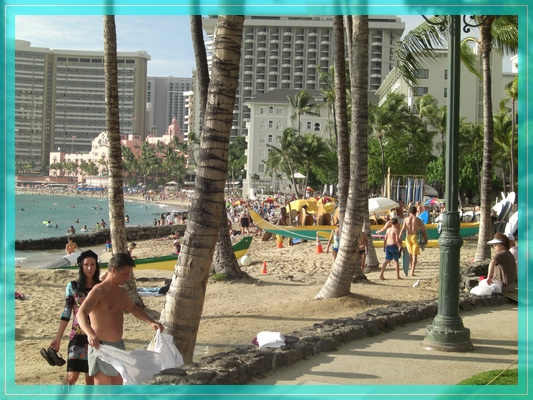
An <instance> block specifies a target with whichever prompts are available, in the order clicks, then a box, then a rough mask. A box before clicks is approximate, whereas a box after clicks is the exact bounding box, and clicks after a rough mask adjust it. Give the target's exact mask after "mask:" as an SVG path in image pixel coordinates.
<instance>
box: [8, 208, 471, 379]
mask: <svg viewBox="0 0 533 400" xmlns="http://www.w3.org/2000/svg"><path fill="white" fill-rule="evenodd" d="M166 203H168V201H166ZM476 244H477V240H474V239H471V240H469V241H465V245H464V246H463V248H462V250H461V263H462V264H464V263H466V262H468V261H470V260H471V259H472V258H473V257H474V254H475V248H476ZM376 250H377V255H378V259H379V261H380V262H383V260H384V253H383V251H382V249H376ZM171 251H172V242H171V241H170V240H169V241H153V240H148V241H139V242H137V248H136V250H135V252H134V255H136V256H137V257H138V258H143V257H148V256H157V255H163V254H169V253H171ZM109 254H110V253H107V254H102V259H105V258H107V257H109ZM248 254H249V255H250V257H251V259H252V264H251V265H250V266H246V267H244V266H243V267H242V269H243V271H245V272H247V273H248V274H249V275H250V276H251V277H252V278H253V279H248V280H243V281H238V282H209V284H208V287H207V294H206V301H205V305H204V309H203V315H202V320H201V323H200V328H199V334H198V340H197V351H196V353H195V359H198V358H200V357H202V356H205V355H209V354H214V353H217V352H220V351H225V350H229V349H231V348H233V347H236V346H241V345H248V344H250V343H251V341H252V339H253V338H254V337H255V336H256V335H257V333H259V332H260V331H279V332H281V333H283V334H286V335H290V334H291V332H292V331H294V330H296V329H299V328H303V327H306V326H311V325H313V324H314V323H317V322H321V321H324V320H326V319H329V318H339V317H348V316H354V315H355V314H357V313H359V312H362V311H364V310H367V309H370V308H375V307H382V306H386V305H388V304H389V303H391V302H410V301H414V300H419V299H433V298H435V297H437V294H438V273H439V255H440V251H439V249H438V248H428V249H426V250H425V251H424V252H423V253H422V255H421V256H420V258H419V264H418V267H417V275H418V276H417V277H416V278H415V277H411V276H409V277H405V275H404V274H403V272H402V273H401V276H402V277H403V279H401V280H396V279H395V272H394V269H393V267H391V266H389V267H388V269H387V270H386V272H385V278H386V280H385V281H381V280H379V270H377V269H376V270H373V271H372V272H370V273H368V274H367V277H368V283H360V284H352V287H351V292H352V294H351V295H350V296H347V297H343V298H339V299H326V300H315V296H316V295H317V294H318V293H319V291H320V289H321V288H322V286H323V284H324V282H325V281H326V279H327V277H328V274H329V272H330V269H331V266H332V258H331V254H326V253H320V254H316V252H315V243H314V242H307V243H302V244H298V245H295V246H291V247H285V248H282V249H278V248H276V244H275V242H274V241H268V242H262V241H261V240H260V239H259V238H254V240H253V242H252V245H251V247H250V250H249V253H248ZM265 261H266V263H267V274H262V273H261V270H262V266H263V262H265ZM76 274H77V271H67V270H58V271H53V270H37V269H24V268H17V269H16V291H17V292H19V293H23V294H25V295H26V296H27V299H26V300H16V304H15V308H16V335H15V340H16V382H17V384H57V383H58V382H59V381H60V380H61V378H62V376H64V374H65V367H51V366H49V365H48V364H47V363H46V361H45V360H44V359H43V358H42V357H41V355H40V354H39V350H40V349H41V348H42V347H48V346H49V344H50V342H51V340H52V338H53V337H54V335H55V333H56V331H57V328H58V326H59V317H60V314H61V311H62V309H63V305H64V296H65V287H66V284H67V283H68V282H69V281H70V280H73V279H75V277H76ZM135 275H136V278H137V284H138V286H139V287H160V286H162V285H163V284H164V280H165V279H166V278H170V277H171V272H168V271H142V270H139V271H137V272H136V274H135ZM418 278H419V279H421V282H420V286H419V287H418V288H413V287H412V285H413V283H414V282H416V280H417V279H418ZM165 300H166V298H165V296H157V297H155V296H153V297H143V301H144V303H145V305H146V306H147V308H148V309H149V310H150V312H152V313H154V315H156V316H157V315H159V313H160V312H161V310H162V309H163V305H164V303H165ZM124 327H125V329H124V341H125V343H126V346H127V349H128V350H133V349H136V348H146V347H147V346H148V343H149V342H150V340H151V339H152V336H153V331H152V330H151V329H150V327H149V326H148V325H147V324H145V323H142V322H140V321H138V320H137V319H135V318H133V317H131V316H130V315H126V316H125V324H124ZM69 330H70V325H69V327H68V328H67V330H66V332H65V336H64V338H63V341H62V343H61V350H60V353H61V354H63V355H65V349H66V346H67V343H68V333H69ZM81 383H82V380H81V379H80V380H79V381H78V384H81Z"/></svg>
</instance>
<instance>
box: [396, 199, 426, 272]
mask: <svg viewBox="0 0 533 400" xmlns="http://www.w3.org/2000/svg"><path fill="white" fill-rule="evenodd" d="M416 211H417V210H416V207H415V206H411V207H409V216H408V217H406V218H405V219H404V221H403V227H402V230H401V231H400V239H401V238H402V236H403V232H404V231H406V237H405V243H406V245H407V251H408V252H409V254H410V255H411V257H410V260H409V266H410V269H411V276H415V268H416V262H417V260H418V255H419V254H420V245H419V244H418V232H419V231H420V232H422V235H424V238H425V239H426V243H427V242H428V234H427V232H426V228H425V226H424V223H423V222H422V220H421V219H420V218H418V217H417V216H416Z"/></svg>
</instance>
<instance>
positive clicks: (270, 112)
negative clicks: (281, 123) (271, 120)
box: [268, 106, 274, 114]
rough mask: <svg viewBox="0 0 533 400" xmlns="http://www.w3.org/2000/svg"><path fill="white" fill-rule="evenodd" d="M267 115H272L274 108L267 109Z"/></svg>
mask: <svg viewBox="0 0 533 400" xmlns="http://www.w3.org/2000/svg"><path fill="white" fill-rule="evenodd" d="M268 113H269V114H274V107H272V106H270V107H268Z"/></svg>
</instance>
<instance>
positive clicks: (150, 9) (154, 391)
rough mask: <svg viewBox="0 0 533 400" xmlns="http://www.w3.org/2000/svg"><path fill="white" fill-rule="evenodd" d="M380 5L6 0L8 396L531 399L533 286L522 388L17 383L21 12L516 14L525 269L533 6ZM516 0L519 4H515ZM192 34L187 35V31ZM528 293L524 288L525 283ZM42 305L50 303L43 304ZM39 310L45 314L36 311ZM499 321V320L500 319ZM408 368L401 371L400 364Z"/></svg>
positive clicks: (522, 339) (3, 174)
mask: <svg viewBox="0 0 533 400" xmlns="http://www.w3.org/2000/svg"><path fill="white" fill-rule="evenodd" d="M377 1H378V2H379V3H378V4H367V3H365V2H360V1H346V2H345V3H340V2H337V3H335V4H329V2H328V1H312V0H305V1H302V0H293V1H285V0H278V1H270V2H266V1H259V0H255V1H241V3H242V4H238V3H230V2H227V1H221V2H216V1H198V2H197V3H195V4H184V3H183V2H177V1H169V0H166V1H165V0H160V1H159V2H158V3H157V4H149V2H147V1H146V0H144V1H142V0H130V1H124V0H115V1H108V2H103V1H94V0H93V1H91V0H88V1H85V2H84V4H81V5H78V4H75V2H74V1H65V0H56V1H50V0H32V1H24V0H11V1H10V0H4V1H3V6H4V7H3V8H2V11H1V12H2V14H3V15H2V16H3V17H4V21H5V26H4V30H3V31H2V39H3V40H2V50H3V52H2V54H3V58H4V63H3V65H2V68H3V72H4V74H2V75H3V78H2V88H3V96H2V98H1V99H0V101H1V102H2V106H3V109H4V113H3V115H2V123H3V127H4V130H3V137H2V141H3V146H2V147H3V148H2V150H0V151H2V152H3V153H4V154H2V156H3V157H1V158H2V162H1V163H0V179H1V181H0V182H1V183H2V185H1V186H0V191H1V192H0V193H1V196H0V199H1V200H0V202H1V205H2V211H3V220H2V221H1V222H0V228H1V229H0V239H1V242H0V243H1V245H2V250H3V251H0V272H1V278H0V279H2V283H3V284H2V285H0V296H1V297H2V298H3V300H4V301H3V307H2V321H3V328H2V329H1V330H2V336H1V337H2V339H3V343H2V344H0V355H1V359H2V363H1V367H0V372H1V373H2V377H3V381H4V383H5V384H4V392H3V396H4V397H6V398H7V397H11V396H16V397H25V398H30V397H35V396H46V397H49V396H54V397H57V396H69V397H70V396H83V395H87V394H92V395H99V396H105V397H111V396H135V397H144V396H150V397H153V396H169V395H180V396H182V397H185V396H186V397H195V398H198V397H202V396H205V397H207V396H209V397H236V396H238V397H239V398H243V397H244V398H252V397H256V396H262V397H278V398H279V397H283V398H291V399H293V398H313V397H321V398H323V397H326V398H336V397H339V398H345V397H361V396H372V397H378V396H379V397H387V398H388V397H394V398H395V397H408V396H409V397H411V396H417V397H428V398H442V397H450V398H452V397H454V398H455V397H458V396H465V395H476V396H480V395H482V396H484V398H485V397H487V398H502V399H503V398H508V397H509V396H520V397H521V396H527V395H528V393H529V374H530V373H529V370H528V365H529V360H530V355H531V349H530V346H529V331H530V329H529V328H530V324H531V322H530V320H529V289H527V290H521V291H520V294H519V307H518V316H519V318H518V321H519V322H518V348H519V358H518V368H519V384H518V385H517V386H490V387H477V386H456V385H452V386H443V385H436V386H428V385H390V386H389V385H378V386H372V385H368V386H361V385H358V386H355V385H354V386H352V385H339V386H329V385H324V386H315V385H312V386H311V385H310V386H303V385H294V386H293V385H279V386H278V385H276V386H267V385H244V386H233V385H230V386H207V385H204V386H147V385H139V386H120V387H110V386H106V387H88V386H84V385H79V386H71V387H64V386H61V385H17V384H15V383H14V379H15V319H14V310H15V299H14V291H15V289H14V288H15V268H14V265H15V250H14V237H15V234H14V227H15V223H16V221H15V217H14V215H15V213H14V210H15V176H14V173H15V168H14V166H15V162H14V154H15V137H14V135H12V134H9V132H14V128H15V122H14V110H15V105H14V93H15V84H14V54H15V18H16V16H18V15H103V14H105V13H112V14H115V15H161V16H166V15H172V14H184V15H190V14H201V15H210V14H240V15H303V14H309V15H338V14H367V15H383V14H386V15H409V14H412V15H421V14H424V15H451V14H461V15H481V14H492V15H499V14H512V15H518V16H519V44H520V48H519V53H518V54H519V55H518V59H519V65H518V70H519V100H518V113H519V115H520V125H519V134H518V136H519V146H518V147H519V149H518V154H519V161H520V162H519V163H518V187H519V194H520V195H521V196H520V199H519V203H518V209H519V211H520V214H521V215H522V216H526V218H521V219H520V221H519V242H520V244H521V245H520V249H519V264H520V265H524V266H526V265H528V259H529V256H528V247H529V246H528V245H529V231H530V228H529V225H530V224H529V222H528V221H529V220H530V218H529V216H530V215H531V213H530V210H529V207H528V205H529V192H530V188H529V181H528V177H529V175H530V174H531V173H533V171H532V167H531V164H530V163H529V162H528V154H529V147H530V143H529V130H528V127H529V119H530V115H529V106H528V100H529V89H530V88H531V87H530V82H529V76H531V74H530V66H529V60H528V56H529V53H531V52H532V50H533V49H532V48H531V44H530V43H529V37H530V33H529V28H530V26H531V24H530V22H531V21H532V19H531V18H532V15H531V9H530V8H529V6H528V3H527V1H521V2H516V3H512V4H509V3H507V2H505V3H504V2H503V1H502V2H500V3H496V2H491V3H490V4H487V3H485V2H481V1H472V2H466V1H460V2H456V3H455V4H454V5H452V6H450V5H447V3H448V2H447V1H444V0H439V1H432V2H431V3H433V4H432V5H431V6H430V5H427V3H428V2H427V1H426V2H423V1H394V0H391V1H385V0H377ZM511 1H512V0H511ZM187 34H188V30H187ZM519 279H520V282H525V283H526V285H524V286H526V288H528V287H529V283H530V276H529V273H528V268H522V269H521V270H520V275H519ZM521 288H522V286H521ZM43 301H46V300H45V299H43ZM35 311H36V312H39V310H35ZM495 324H497V322H496V321H495ZM399 368H401V366H399Z"/></svg>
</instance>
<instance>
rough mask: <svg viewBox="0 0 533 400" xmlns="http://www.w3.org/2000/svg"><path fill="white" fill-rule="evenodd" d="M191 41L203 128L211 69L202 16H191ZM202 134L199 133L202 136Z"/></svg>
mask: <svg viewBox="0 0 533 400" xmlns="http://www.w3.org/2000/svg"><path fill="white" fill-rule="evenodd" d="M191 39H192V45H193V46H192V48H193V50H194V58H195V60H196V76H197V77H198V92H199V93H198V95H199V96H200V99H201V101H200V110H199V112H200V126H203V118H204V114H205V107H206V101H207V87H208V86H209V68H208V65H207V53H206V50H205V43H204V36H203V30H202V16H201V15H191ZM201 134H202V132H198V135H201Z"/></svg>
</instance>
